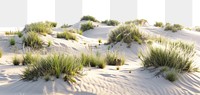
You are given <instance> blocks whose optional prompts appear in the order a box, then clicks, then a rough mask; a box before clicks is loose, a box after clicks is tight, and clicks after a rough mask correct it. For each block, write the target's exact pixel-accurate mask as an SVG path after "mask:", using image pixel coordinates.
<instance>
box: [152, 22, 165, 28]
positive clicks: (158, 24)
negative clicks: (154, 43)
mask: <svg viewBox="0 0 200 95" xmlns="http://www.w3.org/2000/svg"><path fill="white" fill-rule="evenodd" d="M154 26H155V27H163V23H162V22H156V23H155V24H154Z"/></svg>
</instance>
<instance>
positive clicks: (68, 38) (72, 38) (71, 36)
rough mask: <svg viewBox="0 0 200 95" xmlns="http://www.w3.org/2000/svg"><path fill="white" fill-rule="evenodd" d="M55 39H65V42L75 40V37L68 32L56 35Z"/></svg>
mask: <svg viewBox="0 0 200 95" xmlns="http://www.w3.org/2000/svg"><path fill="white" fill-rule="evenodd" d="M57 38H65V39H66V40H77V38H76V35H75V34H73V33H71V32H68V31H64V32H62V33H58V34H57Z"/></svg>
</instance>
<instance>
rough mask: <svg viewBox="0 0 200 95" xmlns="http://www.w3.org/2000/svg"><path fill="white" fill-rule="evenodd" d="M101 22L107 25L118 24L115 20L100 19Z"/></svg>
mask: <svg viewBox="0 0 200 95" xmlns="http://www.w3.org/2000/svg"><path fill="white" fill-rule="evenodd" d="M101 23H104V24H106V25H108V26H117V25H119V24H120V22H119V21H117V20H105V21H102V22H101Z"/></svg>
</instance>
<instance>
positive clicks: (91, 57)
mask: <svg viewBox="0 0 200 95" xmlns="http://www.w3.org/2000/svg"><path fill="white" fill-rule="evenodd" d="M81 63H82V64H83V65H84V66H89V67H90V66H91V67H99V68H102V69H103V68H105V66H106V63H105V61H104V57H102V56H100V55H99V54H84V53H82V54H81Z"/></svg>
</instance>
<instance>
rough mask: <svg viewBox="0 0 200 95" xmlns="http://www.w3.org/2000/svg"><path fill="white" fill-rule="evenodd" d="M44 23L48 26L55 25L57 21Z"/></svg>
mask: <svg viewBox="0 0 200 95" xmlns="http://www.w3.org/2000/svg"><path fill="white" fill-rule="evenodd" d="M45 23H46V24H47V25H48V26H50V27H56V26H57V23H56V22H52V21H46V22H45Z"/></svg>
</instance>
